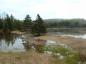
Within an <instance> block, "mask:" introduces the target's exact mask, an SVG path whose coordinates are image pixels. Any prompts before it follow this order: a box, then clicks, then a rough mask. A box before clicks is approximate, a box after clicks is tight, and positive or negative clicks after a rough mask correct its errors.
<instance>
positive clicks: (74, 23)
mask: <svg viewBox="0 0 86 64" xmlns="http://www.w3.org/2000/svg"><path fill="white" fill-rule="evenodd" d="M49 21H50V22H49ZM49 21H48V20H47V21H46V20H45V22H46V26H47V27H48V28H78V27H82V28H83V27H86V21H85V20H83V19H70V20H57V21H56V20H55V21H54V19H53V20H49Z"/></svg>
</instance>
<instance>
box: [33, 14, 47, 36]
mask: <svg viewBox="0 0 86 64" xmlns="http://www.w3.org/2000/svg"><path fill="white" fill-rule="evenodd" d="M45 33H46V27H45V24H44V22H43V20H42V18H41V17H40V15H39V14H37V18H36V20H35V21H34V22H33V25H32V34H33V35H35V36H40V35H43V34H45Z"/></svg>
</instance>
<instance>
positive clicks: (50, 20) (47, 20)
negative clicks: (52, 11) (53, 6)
mask: <svg viewBox="0 0 86 64" xmlns="http://www.w3.org/2000/svg"><path fill="white" fill-rule="evenodd" d="M62 21H69V22H76V21H77V22H80V23H81V24H86V20H85V19H44V22H46V23H52V22H62Z"/></svg>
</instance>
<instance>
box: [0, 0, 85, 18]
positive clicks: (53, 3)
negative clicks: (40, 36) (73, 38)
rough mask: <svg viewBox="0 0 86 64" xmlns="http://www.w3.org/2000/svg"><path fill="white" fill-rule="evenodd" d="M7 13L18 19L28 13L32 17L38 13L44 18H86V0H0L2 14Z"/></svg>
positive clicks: (0, 13) (0, 12)
mask: <svg viewBox="0 0 86 64" xmlns="http://www.w3.org/2000/svg"><path fill="white" fill-rule="evenodd" d="M6 13H8V14H13V16H14V17H15V18H18V19H24V18H25V16H26V15H27V14H29V15H30V16H31V18H32V19H35V18H36V15H37V14H40V16H41V17H42V18H43V19H53V18H60V19H62V18H63V19H71V18H84V19H86V0H0V15H2V16H4V14H6Z"/></svg>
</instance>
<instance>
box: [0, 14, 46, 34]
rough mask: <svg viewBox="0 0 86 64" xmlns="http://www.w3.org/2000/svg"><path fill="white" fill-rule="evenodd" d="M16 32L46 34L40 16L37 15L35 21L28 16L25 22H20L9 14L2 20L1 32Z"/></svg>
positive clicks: (0, 23)
mask: <svg viewBox="0 0 86 64" xmlns="http://www.w3.org/2000/svg"><path fill="white" fill-rule="evenodd" d="M14 30H20V31H29V32H31V33H32V34H33V35H42V34H45V33H46V27H45V23H44V21H43V19H42V18H41V17H40V15H39V14H37V17H36V20H34V21H32V19H31V17H30V16H29V15H26V17H25V18H24V20H18V19H16V18H14V16H13V15H8V14H7V15H6V16H5V17H4V18H0V32H11V31H14Z"/></svg>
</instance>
